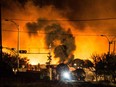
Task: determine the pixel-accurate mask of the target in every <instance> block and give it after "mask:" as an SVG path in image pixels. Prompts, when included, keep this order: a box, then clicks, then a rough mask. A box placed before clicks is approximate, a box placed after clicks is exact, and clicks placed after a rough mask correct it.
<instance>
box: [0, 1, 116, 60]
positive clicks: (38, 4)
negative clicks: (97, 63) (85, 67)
mask: <svg viewBox="0 0 116 87" xmlns="http://www.w3.org/2000/svg"><path fill="white" fill-rule="evenodd" d="M115 3H116V0H107V1H106V0H94V1H93V0H2V1H1V5H2V6H1V10H2V12H1V13H2V19H4V18H8V19H25V20H32V19H33V20H34V21H33V22H30V21H21V20H19V21H18V20H15V21H16V22H17V23H18V24H20V26H23V27H21V29H22V30H23V29H24V30H25V28H24V26H26V29H27V30H28V31H29V33H28V35H29V37H31V36H32V35H35V36H37V35H38V32H39V31H44V33H45V38H44V39H45V44H46V46H49V45H50V44H51V45H52V49H54V54H55V57H60V58H61V60H62V61H64V60H66V58H69V57H70V58H71V55H73V51H75V50H76V49H77V50H78V49H80V50H79V52H80V54H82V56H85V55H84V54H83V52H85V54H87V53H88V52H93V50H98V51H100V50H101V47H104V48H103V49H105V51H106V49H107V46H103V45H102V44H103V43H102V40H104V39H102V40H101V43H102V44H101V43H96V42H97V41H98V40H100V38H98V37H96V38H95V37H93V38H90V37H89V38H88V37H87V36H86V39H88V41H85V39H83V37H76V35H75V34H74V33H78V34H96V35H101V34H105V35H116V20H115V19H114V20H113V19H112V20H100V21H98V20H94V21H78V20H90V19H102V18H116V16H115V14H116V5H115ZM35 20H36V21H35ZM52 20H55V21H52ZM57 20H61V21H57ZM62 20H67V22H68V23H65V22H66V21H62ZM63 24H64V25H63ZM65 24H66V25H65ZM69 26H71V27H69ZM10 27H13V28H14V26H12V25H10ZM67 27H69V28H70V29H68V28H67ZM5 28H7V26H4V29H5ZM32 32H34V33H32ZM9 34H10V35H12V33H9ZM3 35H4V37H7V36H5V35H6V33H4V34H3ZM12 36H13V37H12V38H14V37H15V38H14V39H13V40H16V34H13V35H12ZM75 38H76V39H75ZM10 39H11V38H10ZM5 40H6V41H7V38H5ZM27 40H28V39H27ZM27 40H26V39H24V38H23V41H25V42H26V41H27ZM96 40H97V41H96ZM23 41H22V42H23ZM92 41H93V42H92ZM105 41H106V40H105ZM105 41H103V42H105ZM7 42H9V41H7ZM11 42H12V43H13V41H12V39H11ZM16 42H17V41H15V42H14V43H13V44H15V43H16ZM78 42H80V43H78ZM91 42H92V43H91ZM5 43H6V42H5ZM23 43H24V42H23ZM90 43H91V44H90ZM106 43H107V41H106ZM82 44H85V45H84V46H83V45H82ZM76 46H78V47H76ZM86 46H92V47H93V49H92V47H91V51H90V50H88V48H89V47H86ZM95 47H96V48H95ZM82 49H83V50H82ZM85 50H86V51H85ZM87 50H88V51H87ZM103 52H104V51H103ZM77 53H78V52H77ZM77 53H76V54H77Z"/></svg>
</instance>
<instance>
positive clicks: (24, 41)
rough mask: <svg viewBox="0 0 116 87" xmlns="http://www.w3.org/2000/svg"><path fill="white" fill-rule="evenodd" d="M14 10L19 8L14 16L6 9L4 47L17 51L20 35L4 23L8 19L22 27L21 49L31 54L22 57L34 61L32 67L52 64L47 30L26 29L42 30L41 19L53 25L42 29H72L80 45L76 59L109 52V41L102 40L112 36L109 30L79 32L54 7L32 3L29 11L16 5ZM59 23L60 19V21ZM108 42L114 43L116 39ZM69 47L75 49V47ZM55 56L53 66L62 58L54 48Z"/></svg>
mask: <svg viewBox="0 0 116 87" xmlns="http://www.w3.org/2000/svg"><path fill="white" fill-rule="evenodd" d="M13 6H14V7H15V9H14V12H11V11H10V10H8V9H5V10H4V9H2V18H3V20H2V30H3V31H2V42H3V43H2V44H3V46H5V47H10V48H17V32H18V31H17V28H16V26H15V25H14V24H13V23H11V22H10V21H5V20H4V19H5V18H8V19H10V20H13V21H15V22H16V23H17V24H19V25H20V49H25V50H27V52H28V54H20V56H26V57H27V58H28V59H30V63H31V64H33V65H35V64H38V63H40V64H45V63H46V62H47V61H48V57H47V56H48V54H47V53H48V52H49V46H48V45H46V35H47V33H46V30H45V29H44V28H45V27H41V28H43V29H38V27H37V30H29V29H28V28H27V27H26V25H27V23H30V24H35V25H36V26H38V25H37V20H38V19H39V18H45V19H46V20H48V21H47V22H49V23H47V24H46V23H45V24H44V25H41V26H46V25H49V24H53V23H58V24H60V26H61V27H62V29H64V30H63V32H66V31H68V29H70V30H71V34H72V35H73V37H74V40H75V41H74V42H75V43H74V44H75V45H76V47H75V50H74V51H73V54H74V58H81V59H90V56H91V55H92V54H93V53H98V54H101V53H106V52H108V41H107V39H106V38H103V37H101V36H100V35H101V34H109V33H108V32H109V31H108V30H107V31H106V30H101V31H97V30H96V31H94V30H93V28H95V27H90V26H86V27H85V29H84V30H82V31H81V30H79V29H76V28H77V27H76V28H75V26H73V24H72V23H71V21H62V20H68V19H67V18H66V17H64V16H62V15H61V13H60V11H57V10H56V9H55V8H53V7H52V6H45V7H43V8H38V7H36V6H34V5H33V4H32V3H31V2H28V3H27V4H26V5H25V9H26V10H25V9H22V8H19V7H17V6H16V5H15V4H13ZM6 14H7V15H6ZM17 19H18V20H17ZM55 19H58V21H57V20H55ZM51 20H54V21H51ZM40 24H41V23H40ZM105 28H106V26H105V25H104V26H102V28H101V29H105ZM7 30H8V31H7ZM49 32H50V31H49ZM59 35H60V34H59ZM108 38H109V39H111V38H112V37H108ZM48 41H49V39H48ZM60 44H62V43H61V40H58V39H56V40H55V39H54V40H53V45H54V46H58V45H60ZM68 46H71V44H70V45H68ZM111 47H113V45H112V46H111ZM111 51H112V49H111ZM51 53H52V64H56V63H58V61H59V58H55V57H54V56H55V55H54V47H52V48H51Z"/></svg>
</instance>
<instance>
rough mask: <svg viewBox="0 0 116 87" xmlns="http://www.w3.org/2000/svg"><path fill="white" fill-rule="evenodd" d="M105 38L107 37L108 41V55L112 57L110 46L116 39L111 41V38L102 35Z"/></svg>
mask: <svg viewBox="0 0 116 87" xmlns="http://www.w3.org/2000/svg"><path fill="white" fill-rule="evenodd" d="M101 36H103V37H105V38H106V39H107V40H108V45H109V46H108V55H110V45H111V44H112V43H113V40H114V39H115V37H116V36H115V37H114V38H113V39H112V40H111V41H110V40H109V38H108V37H107V36H106V35H101Z"/></svg>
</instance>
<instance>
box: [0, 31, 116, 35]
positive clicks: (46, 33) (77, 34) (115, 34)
mask: <svg viewBox="0 0 116 87" xmlns="http://www.w3.org/2000/svg"><path fill="white" fill-rule="evenodd" d="M2 31H5V32H17V31H14V30H2ZM19 32H22V33H38V32H28V31H19ZM38 34H56V33H38ZM59 35H68V34H60V33H59ZM69 35H70V34H69ZM72 35H76V36H101V35H82V34H81V35H80V34H77V33H73V34H72ZM107 36H116V34H112V35H107Z"/></svg>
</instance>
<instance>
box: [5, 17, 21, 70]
mask: <svg viewBox="0 0 116 87" xmlns="http://www.w3.org/2000/svg"><path fill="white" fill-rule="evenodd" d="M5 21H10V22H12V23H14V24H15V25H16V28H17V30H18V35H17V70H19V59H18V57H19V45H20V44H19V43H20V42H19V40H20V38H19V37H20V32H19V30H20V26H19V25H18V24H17V23H16V22H15V21H13V20H8V19H5Z"/></svg>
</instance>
